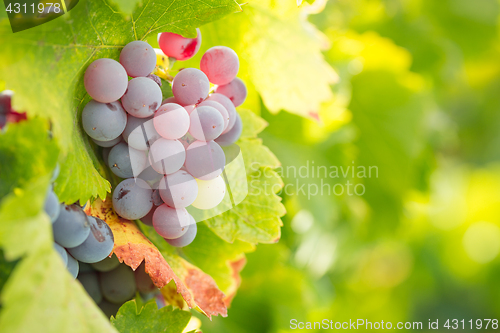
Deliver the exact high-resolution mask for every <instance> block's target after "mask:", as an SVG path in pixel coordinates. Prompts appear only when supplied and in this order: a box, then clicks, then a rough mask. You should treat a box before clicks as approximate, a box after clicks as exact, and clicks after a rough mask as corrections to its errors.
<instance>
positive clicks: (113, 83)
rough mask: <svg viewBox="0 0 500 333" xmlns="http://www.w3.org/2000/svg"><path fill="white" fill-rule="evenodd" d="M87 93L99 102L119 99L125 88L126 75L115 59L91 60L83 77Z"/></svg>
mask: <svg viewBox="0 0 500 333" xmlns="http://www.w3.org/2000/svg"><path fill="white" fill-rule="evenodd" d="M83 84H84V85H85V90H87V93H88V94H89V95H90V97H92V98H93V99H95V100H96V101H97V102H101V103H111V102H114V101H116V100H118V99H120V98H121V97H122V96H123V94H124V93H125V91H126V90H127V84H128V76H127V72H126V71H125V68H123V66H122V65H121V64H120V63H119V62H118V61H116V60H113V59H108V58H101V59H97V60H95V61H94V62H92V63H91V64H90V65H89V67H88V68H87V70H86V71H85V75H84V77H83Z"/></svg>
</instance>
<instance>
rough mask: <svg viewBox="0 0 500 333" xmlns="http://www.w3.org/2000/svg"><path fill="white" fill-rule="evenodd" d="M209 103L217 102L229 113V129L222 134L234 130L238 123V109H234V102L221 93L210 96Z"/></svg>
mask: <svg viewBox="0 0 500 333" xmlns="http://www.w3.org/2000/svg"><path fill="white" fill-rule="evenodd" d="M207 100H208V101H215V102H218V103H220V104H222V106H223V107H224V108H225V109H226V110H227V113H228V115H229V122H228V124H227V127H226V129H225V130H224V131H222V134H224V133H227V132H229V131H230V130H231V128H233V126H234V123H235V121H236V113H237V112H236V108H235V107H234V104H233V102H231V100H230V99H229V98H227V97H226V96H224V95H222V94H219V93H214V94H212V95H210V97H208V98H207Z"/></svg>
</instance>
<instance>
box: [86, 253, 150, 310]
mask: <svg viewBox="0 0 500 333" xmlns="http://www.w3.org/2000/svg"><path fill="white" fill-rule="evenodd" d="M78 280H79V281H80V283H81V284H82V285H83V287H84V288H85V290H86V291H87V293H88V294H89V296H90V297H91V298H92V299H93V300H94V302H96V303H97V304H98V305H99V307H100V308H101V310H102V311H103V312H104V313H105V314H106V315H108V316H112V315H115V314H116V312H117V311H118V309H119V308H120V306H121V305H122V304H123V303H125V302H126V301H128V300H130V299H132V298H133V297H134V296H135V295H136V292H137V291H138V292H140V293H141V295H142V296H143V297H144V298H150V297H153V296H154V295H155V294H157V293H158V288H157V287H156V286H155V285H154V283H153V281H152V280H151V278H150V277H149V275H148V274H147V273H146V271H145V265H144V262H143V263H142V264H141V265H140V266H139V267H138V268H137V269H136V270H135V271H133V270H132V269H131V268H130V267H129V266H127V265H125V264H120V262H119V261H118V258H117V257H116V256H115V255H113V256H112V257H110V258H106V259H104V260H103V261H101V262H98V263H94V264H90V265H88V264H83V265H81V269H80V274H79V275H78Z"/></svg>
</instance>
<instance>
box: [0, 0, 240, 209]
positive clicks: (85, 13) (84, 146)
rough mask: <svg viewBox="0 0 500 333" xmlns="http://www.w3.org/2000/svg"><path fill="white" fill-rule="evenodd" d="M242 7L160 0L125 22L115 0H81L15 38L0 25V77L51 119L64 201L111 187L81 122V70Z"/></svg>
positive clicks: (32, 109) (20, 102)
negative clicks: (156, 35) (134, 42)
mask: <svg viewBox="0 0 500 333" xmlns="http://www.w3.org/2000/svg"><path fill="white" fill-rule="evenodd" d="M239 10H241V9H240V7H239V5H238V4H237V3H236V2H235V1H234V0H208V1H203V2H200V1H196V0H186V1H182V2H180V1H175V0H158V1H155V2H154V3H152V2H151V1H147V2H145V3H144V4H142V5H139V6H137V7H136V9H135V11H134V13H133V14H132V17H131V18H130V19H128V20H127V19H126V18H125V17H124V15H123V14H122V13H120V12H119V11H118V8H117V7H116V5H115V4H113V3H108V2H107V1H106V0H82V1H80V2H79V3H78V4H77V5H76V6H75V8H73V9H72V10H71V11H70V12H69V13H68V14H65V15H63V16H61V17H59V18H57V19H54V20H53V21H50V22H47V23H45V24H43V25H40V26H37V27H34V28H31V29H28V30H25V31H21V32H18V33H16V34H13V33H12V32H11V31H10V27H9V25H8V20H6V19H4V20H2V22H0V33H1V34H2V37H3V43H2V49H1V51H0V52H1V56H2V62H1V63H0V76H1V77H2V78H5V81H6V86H7V88H8V89H12V90H14V91H16V95H15V98H14V100H13V102H14V106H15V107H16V108H18V109H22V110H26V111H27V112H28V117H33V116H34V115H39V116H42V117H44V118H49V119H50V120H51V122H52V131H53V133H54V137H55V138H56V139H57V141H58V143H59V145H60V147H61V152H62V156H61V157H60V160H61V161H62V163H61V174H60V176H59V178H58V179H57V182H56V192H57V194H58V195H59V196H60V199H61V200H63V201H66V202H74V201H77V200H80V201H81V202H85V201H86V200H87V199H89V198H90V197H97V196H99V197H101V198H105V197H106V192H107V191H109V189H110V185H109V182H108V181H106V180H105V179H104V178H103V177H102V175H101V173H102V170H101V172H99V170H98V169H99V162H98V160H97V158H96V156H95V154H94V152H93V150H92V149H91V144H90V143H89V139H88V138H87V137H86V135H82V133H83V131H82V128H81V126H80V124H79V119H80V113H81V109H82V106H83V105H84V104H85V103H86V102H87V101H88V99H89V98H88V96H87V95H86V93H85V89H84V87H83V79H82V78H83V73H84V70H85V68H86V66H87V65H88V64H89V63H90V62H91V61H93V60H95V59H97V58H102V57H109V58H114V59H118V56H119V52H120V50H121V48H122V47H123V46H124V45H125V44H127V43H128V42H130V41H132V40H135V39H145V38H146V37H147V36H148V35H149V34H153V33H158V32H162V31H172V32H175V33H180V34H185V35H193V34H194V33H195V30H194V29H195V28H196V27H197V26H199V25H202V24H204V23H207V22H210V21H212V20H216V19H219V18H221V17H222V16H225V15H227V14H229V13H233V12H236V11H239ZM27 78H31V79H27Z"/></svg>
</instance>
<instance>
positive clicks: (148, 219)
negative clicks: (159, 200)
mask: <svg viewBox="0 0 500 333" xmlns="http://www.w3.org/2000/svg"><path fill="white" fill-rule="evenodd" d="M158 207H159V206H153V208H151V210H150V211H149V213H147V214H146V215H145V216H143V217H141V218H140V220H141V222H142V223H144V224H145V225H149V226H151V227H152V226H153V215H154V213H155V210H156V208H158Z"/></svg>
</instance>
